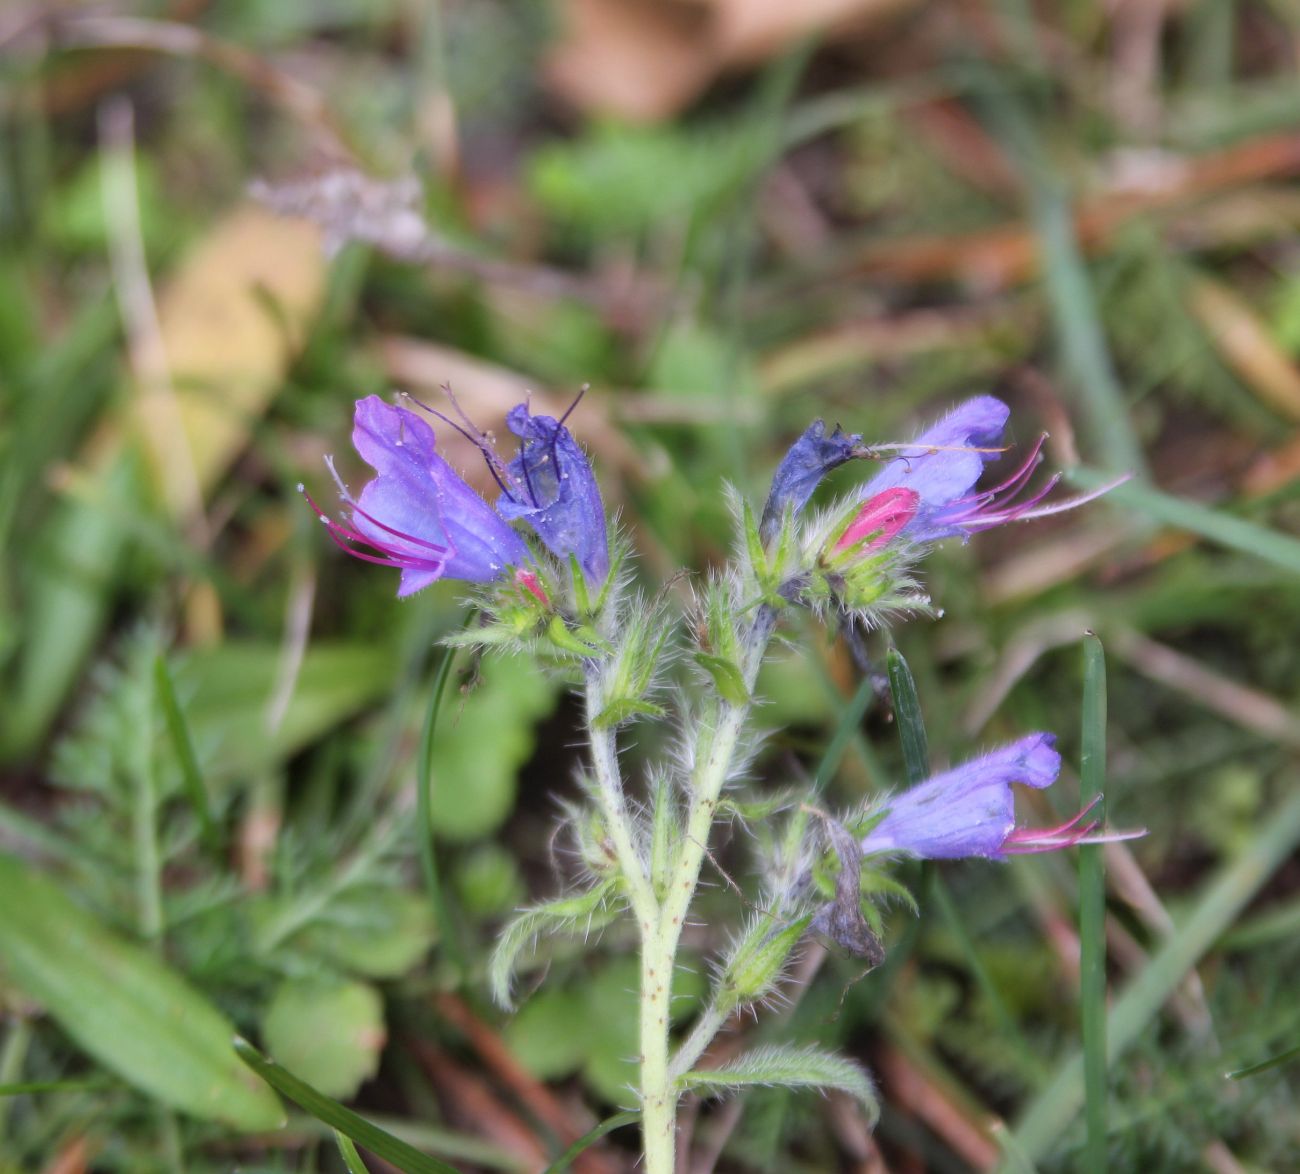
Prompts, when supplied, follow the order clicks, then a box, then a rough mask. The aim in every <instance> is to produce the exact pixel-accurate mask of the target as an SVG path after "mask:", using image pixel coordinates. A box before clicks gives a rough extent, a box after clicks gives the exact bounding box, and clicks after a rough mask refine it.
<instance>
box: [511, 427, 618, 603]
mask: <svg viewBox="0 0 1300 1174" xmlns="http://www.w3.org/2000/svg"><path fill="white" fill-rule="evenodd" d="M506 424H507V426H508V427H509V428H510V431H511V432H513V433H514V434H515V435H516V436H517V437H519V455H518V456H516V457H515V458H514V460H512V461H511V462H510V463H509V464H508V465H507V466H506V467H505V469H504V471H503V473H504V475H503V476H502V475H501V473H500V472H499V473H498V476H499V480H500V481H501V484H502V494H501V496H500V497H499V498H498V499H497V510H498V511H499V512H500V513H501V514H502V516H503V517H506V518H510V519H512V520H513V519H516V518H522V519H523V520H524V521H525V522H527V523H528V524H529V525H530V526H532V528H533V529H534V530H536V531H537V535H538V537H539V538H541V540H542V542H544V543H545V544H546V548H547V550H549V551H550V552H551V553H552V554H553V555H555V556H556V558H559V559H562V560H567V559H568V558H569V556H570V555H573V556H574V557H575V558H577V560H578V565H579V566H580V567H581V568H582V573H583V575H584V576H585V578H586V580H587V582H588V584H589V585H591V586H593V587H595V586H599V585H600V584H601V583H603V582H604V581H605V577H606V576H607V575H608V574H609V537H608V532H607V529H606V525H605V506H604V503H603V502H602V501H601V498H600V488H599V487H598V486H597V484H596V477H595V474H594V473H593V472H592V470H591V464H590V462H589V461H588V460H587V457H586V454H585V453H584V452H583V451H582V449H581V448H579V447H578V442H577V441H576V440H574V439H573V436H572V434H571V433H570V432H569V430H568V429H567V428H566V427H565V426H564V423H563V421H561V420H556V419H554V418H553V417H551V416H534V415H532V414H531V413H530V412H529V410H528V405H527V404H519V405H517V406H516V407H514V408H511V409H510V413H509V414H508V415H507V416H506ZM489 463H491V460H490V461H489Z"/></svg>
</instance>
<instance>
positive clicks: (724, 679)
mask: <svg viewBox="0 0 1300 1174" xmlns="http://www.w3.org/2000/svg"><path fill="white" fill-rule="evenodd" d="M695 663H696V664H698V665H699V666H700V668H702V669H704V671H705V672H707V673H708V674H709V676H711V677H712V678H713V683H714V684H715V685H716V686H717V687H718V692H719V693H720V694H721V695H722V697H723V699H724V700H726V701H729V702H731V704H732V705H748V704H749V702H750V696H749V690H748V689H746V688H745V678H744V676H743V675H742V674H741V671H740V667H739V666H738V665H737V664H736V662H735V661H734V660H729V659H728V658H727V657H725V656H714V655H712V654H711V653H708V652H697V653H696V654H695Z"/></svg>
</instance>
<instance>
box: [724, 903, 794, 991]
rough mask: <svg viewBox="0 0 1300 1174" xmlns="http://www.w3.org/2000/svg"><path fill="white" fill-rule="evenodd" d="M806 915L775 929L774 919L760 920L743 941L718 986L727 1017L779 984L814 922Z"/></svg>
mask: <svg viewBox="0 0 1300 1174" xmlns="http://www.w3.org/2000/svg"><path fill="white" fill-rule="evenodd" d="M812 919H813V914H811V913H806V914H804V915H803V916H802V917H797V918H795V919H794V920H793V921H791V922H789V923H787V924H785V925H781V926H778V927H777V928H775V929H773V928H772V921H773V918H771V917H768V916H764V917H761V918H759V919H758V920H757V921H756V922H755V923H754V924H753V925H752V926H751V927H750V930H749V932H748V933H747V934H746V935H745V936H744V937H743V938H741V940H740V942H739V943H738V944H737V946H736V948H735V949H734V951H733V952H732V955H731V957H730V958H729V959H728V961H727V965H726V969H725V970H724V971H723V973H722V980H721V982H720V983H719V984H718V993H717V1004H718V1009H719V1010H720V1011H721V1012H722V1013H723V1014H730V1013H731V1012H732V1011H734V1010H735V1009H736V1008H737V1007H741V1006H744V1005H746V1004H749V1003H753V1002H756V1001H757V1000H759V999H761V998H763V996H764V995H766V994H767V993H768V992H769V991H770V990H771V989H772V988H773V987H774V986H775V985H776V984H777V982H778V981H779V979H780V977H781V975H782V973H783V972H784V969H785V964H786V960H787V959H788V958H789V957H790V952H791V951H792V950H793V949H794V948H795V946H796V945H798V944H799V939H800V938H802V937H803V935H804V931H805V930H806V929H807V928H808V926H809V925H810V924H811V923H812Z"/></svg>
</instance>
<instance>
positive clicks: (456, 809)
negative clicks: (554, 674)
mask: <svg viewBox="0 0 1300 1174" xmlns="http://www.w3.org/2000/svg"><path fill="white" fill-rule="evenodd" d="M554 704H555V687H554V685H553V684H552V683H551V682H550V681H549V680H548V679H547V678H546V677H545V676H544V675H543V673H542V671H541V669H539V668H537V667H536V665H534V664H533V663H531V662H530V661H526V660H522V659H518V658H512V659H510V660H500V661H497V662H495V663H494V664H491V665H490V666H489V675H488V676H486V677H485V678H484V679H483V681H482V682H481V683H480V684H479V685H478V687H477V688H475V689H474V691H473V692H471V693H469V694H468V695H467V696H465V697H464V698H463V700H462V701H461V703H460V704H459V705H448V706H447V712H446V713H444V714H442V715H441V716H440V717H439V720H438V731H437V736H436V737H435V738H434V740H433V744H432V747H431V753H430V760H429V761H430V766H431V769H432V772H433V789H432V793H431V794H430V796H429V818H430V819H431V820H432V822H433V829H434V831H436V832H437V833H438V834H439V835H440V836H443V837H445V838H446V839H450V840H457V841H461V842H464V841H467V840H477V839H481V838H482V837H483V836H486V835H488V834H489V833H491V832H493V831H495V830H496V829H497V828H498V827H499V826H500V825H501V823H502V822H503V821H504V820H505V818H506V817H507V816H508V815H509V814H510V812H511V810H512V809H513V808H514V804H515V791H516V781H517V780H516V776H517V773H518V770H519V768H520V766H522V765H523V764H524V762H526V761H527V759H528V756H529V755H530V754H531V753H532V750H533V743H534V731H533V727H534V724H535V723H536V721H537V719H538V718H541V717H543V716H544V715H545V714H547V713H549V712H550V711H551V708H552V707H553V706H554Z"/></svg>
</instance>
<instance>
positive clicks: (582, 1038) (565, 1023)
mask: <svg viewBox="0 0 1300 1174" xmlns="http://www.w3.org/2000/svg"><path fill="white" fill-rule="evenodd" d="M590 1028H591V1008H590V1006H589V1005H588V1001H587V998H586V996H585V994H584V993H583V992H581V991H578V990H574V989H572V988H568V987H563V986H559V985H554V986H548V987H544V988H543V989H542V990H540V991H539V992H538V993H537V994H536V995H534V996H533V997H532V998H531V999H529V1000H528V1002H527V1003H525V1004H524V1006H523V1007H521V1008H520V1010H519V1014H518V1015H516V1016H515V1017H514V1018H513V1019H512V1020H511V1021H510V1022H509V1023H507V1024H506V1027H505V1030H504V1032H503V1033H502V1034H503V1037H504V1039H505V1042H506V1046H507V1047H508V1048H509V1049H510V1054H511V1055H512V1056H514V1058H515V1059H516V1060H518V1061H519V1063H520V1064H522V1065H523V1066H524V1067H525V1068H526V1069H528V1071H529V1072H531V1073H532V1074H533V1075H534V1076H535V1077H537V1079H538V1080H556V1079H559V1078H560V1077H563V1076H568V1075H570V1074H571V1073H573V1072H576V1071H577V1070H578V1068H579V1067H580V1066H581V1064H582V1062H583V1060H584V1059H585V1058H586V1055H587V1046H588V1032H589V1030H590Z"/></svg>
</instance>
